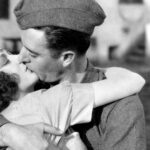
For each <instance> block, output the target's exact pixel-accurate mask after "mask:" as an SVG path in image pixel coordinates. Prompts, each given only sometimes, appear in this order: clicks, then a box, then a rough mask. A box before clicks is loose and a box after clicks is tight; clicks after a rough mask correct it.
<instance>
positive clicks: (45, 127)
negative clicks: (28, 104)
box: [43, 123, 63, 135]
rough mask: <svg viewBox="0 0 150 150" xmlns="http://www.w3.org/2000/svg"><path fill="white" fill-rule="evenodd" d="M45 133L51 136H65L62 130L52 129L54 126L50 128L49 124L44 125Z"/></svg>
mask: <svg viewBox="0 0 150 150" xmlns="http://www.w3.org/2000/svg"><path fill="white" fill-rule="evenodd" d="M43 131H44V132H45V133H50V134H53V135H62V134H63V131H61V130H60V129H58V128H55V127H52V126H50V125H49V124H46V123H43Z"/></svg>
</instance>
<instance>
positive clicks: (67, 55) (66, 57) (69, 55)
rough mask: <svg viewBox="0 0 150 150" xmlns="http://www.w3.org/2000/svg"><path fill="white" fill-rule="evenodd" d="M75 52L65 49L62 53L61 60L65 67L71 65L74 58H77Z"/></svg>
mask: <svg viewBox="0 0 150 150" xmlns="http://www.w3.org/2000/svg"><path fill="white" fill-rule="evenodd" d="M75 55H76V54H75V52H73V51H65V52H63V53H62V54H61V57H60V60H61V63H62V65H63V67H67V66H69V65H70V64H71V63H72V62H73V60H74V58H75Z"/></svg>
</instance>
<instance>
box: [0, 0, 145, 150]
mask: <svg viewBox="0 0 150 150" xmlns="http://www.w3.org/2000/svg"><path fill="white" fill-rule="evenodd" d="M15 14H16V17H17V22H18V24H19V26H20V28H21V38H22V42H23V48H22V50H21V52H20V62H21V63H24V64H25V65H26V66H27V69H30V70H31V71H34V72H35V73H36V74H37V75H38V76H39V78H40V79H41V80H43V81H45V82H51V84H57V83H59V82H62V81H64V80H69V81H70V82H75V83H77V82H84V83H85V82H94V81H97V80H102V79H104V78H105V72H104V71H103V70H101V69H98V68H97V69H96V68H94V67H93V66H92V65H91V64H90V62H89V61H88V60H87V58H86V55H85V54H86V51H87V49H88V47H89V45H90V36H91V34H92V33H93V30H94V27H95V26H97V25H101V24H102V23H103V21H104V18H105V14H104V12H103V10H102V8H101V7H100V6H99V5H98V3H96V2H95V1H94V0H42V1H41V0H22V1H21V2H20V3H19V4H18V5H17V7H16V9H15ZM0 122H1V126H2V127H1V130H0V132H1V134H0V136H1V142H2V143H4V144H5V145H8V146H10V147H12V148H13V149H15V150H20V149H21V150H27V149H32V150H46V148H47V143H46V141H45V139H44V138H43V137H42V133H43V130H44V127H45V126H43V125H40V126H38V127H37V130H36V129H35V128H34V130H32V129H33V128H32V126H19V125H15V124H13V123H9V122H8V121H7V120H5V118H3V116H1V121H0ZM144 123H145V122H144V113H143V107H142V104H141V102H140V100H139V99H138V97H137V96H136V95H133V96H131V97H127V98H125V99H122V100H120V101H118V102H115V103H112V104H109V105H106V106H104V107H99V108H97V109H95V110H94V112H93V117H92V121H91V122H90V123H87V124H82V125H76V126H74V127H71V129H73V130H75V131H78V132H79V133H80V136H81V138H82V140H83V142H84V144H85V145H86V147H87V149H89V150H101V149H102V150H112V149H114V150H126V149H127V150H145V149H146V148H145V133H144V131H145V124H144ZM28 139H30V141H29V140H28ZM2 143H1V145H2Z"/></svg>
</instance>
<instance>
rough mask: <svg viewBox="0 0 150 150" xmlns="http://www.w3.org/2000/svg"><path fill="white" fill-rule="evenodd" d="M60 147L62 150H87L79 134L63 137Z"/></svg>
mask: <svg viewBox="0 0 150 150" xmlns="http://www.w3.org/2000/svg"><path fill="white" fill-rule="evenodd" d="M59 147H60V149H61V150H68V149H69V150H87V148H86V146H85V145H84V143H83V142H82V140H81V138H80V135H79V133H78V132H73V133H72V134H70V135H68V136H66V137H63V138H62V139H61V141H60V142H59Z"/></svg>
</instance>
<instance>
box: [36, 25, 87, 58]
mask: <svg viewBox="0 0 150 150" xmlns="http://www.w3.org/2000/svg"><path fill="white" fill-rule="evenodd" d="M35 29H39V30H44V32H45V37H46V40H47V48H48V49H51V51H52V50H53V52H52V53H53V57H54V58H55V57H56V58H57V57H59V56H60V54H61V53H62V52H63V51H65V50H73V51H74V52H76V54H77V55H78V56H82V55H84V54H85V53H86V51H87V49H88V48H89V46H90V35H89V34H86V33H83V32H79V31H75V30H71V29H67V28H63V27H56V26H49V27H39V28H35Z"/></svg>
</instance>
